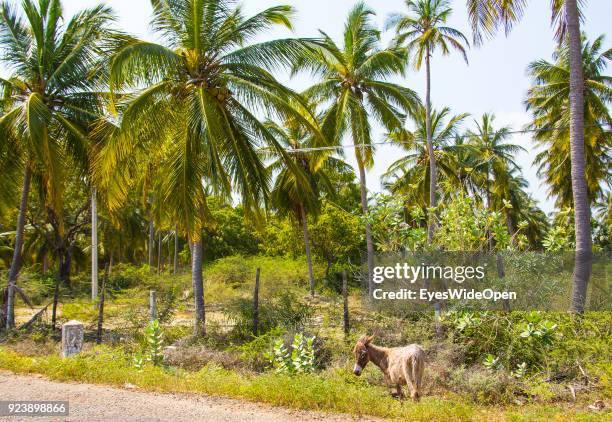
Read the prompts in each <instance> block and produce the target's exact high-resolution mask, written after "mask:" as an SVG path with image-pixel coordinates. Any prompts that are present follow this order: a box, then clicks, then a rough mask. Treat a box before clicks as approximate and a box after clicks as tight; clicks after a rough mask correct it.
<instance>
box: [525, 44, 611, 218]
mask: <svg viewBox="0 0 612 422" xmlns="http://www.w3.org/2000/svg"><path fill="white" fill-rule="evenodd" d="M603 42H604V37H603V36H599V37H598V38H596V39H595V40H594V41H593V42H592V43H590V42H588V41H587V40H586V38H584V39H583V47H582V57H583V61H582V68H583V74H584V122H585V132H584V136H585V144H584V148H585V157H586V182H587V196H588V199H589V204H590V205H592V204H594V203H595V202H596V201H597V200H598V198H599V197H600V196H601V195H602V193H603V186H604V184H606V183H607V184H608V187H610V180H612V179H611V174H610V172H611V170H612V169H611V167H610V158H611V157H610V152H609V151H610V147H611V146H612V133H610V132H609V130H608V128H609V127H610V125H612V117H611V116H610V111H609V106H610V102H612V78H610V77H609V76H606V75H604V74H603V72H604V70H605V68H606V65H607V61H608V60H610V59H611V58H612V49H608V50H606V51H602V47H603ZM553 59H554V62H552V63H551V62H549V61H547V60H537V61H535V62H533V63H531V64H530V65H529V67H528V73H529V75H530V76H531V78H532V79H533V86H532V88H530V89H529V91H528V93H527V99H526V102H525V103H526V106H527V109H528V110H529V111H531V113H532V115H533V121H532V123H531V125H530V128H532V129H536V130H537V132H536V134H535V136H534V139H535V140H536V142H537V143H538V144H540V145H541V146H542V147H543V148H542V150H541V152H540V153H539V154H538V155H537V156H536V159H535V164H536V165H538V174H539V175H540V176H542V177H543V178H544V179H545V180H546V182H547V184H548V186H549V193H550V195H551V196H555V197H556V206H557V207H558V208H559V209H562V208H567V207H572V205H573V198H572V184H571V158H570V136H569V135H570V133H569V124H570V104H569V90H570V69H569V50H568V45H567V42H564V43H563V44H562V45H561V46H559V48H558V49H557V51H556V52H555V54H554V56H553Z"/></svg>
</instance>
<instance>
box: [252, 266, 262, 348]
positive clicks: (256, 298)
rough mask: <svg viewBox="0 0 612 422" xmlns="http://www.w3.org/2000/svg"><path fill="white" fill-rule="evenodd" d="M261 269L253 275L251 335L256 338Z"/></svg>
mask: <svg viewBox="0 0 612 422" xmlns="http://www.w3.org/2000/svg"><path fill="white" fill-rule="evenodd" d="M260 273H261V268H257V272H256V273H255V290H254V291H253V335H254V336H256V335H257V332H258V328H259V274H260Z"/></svg>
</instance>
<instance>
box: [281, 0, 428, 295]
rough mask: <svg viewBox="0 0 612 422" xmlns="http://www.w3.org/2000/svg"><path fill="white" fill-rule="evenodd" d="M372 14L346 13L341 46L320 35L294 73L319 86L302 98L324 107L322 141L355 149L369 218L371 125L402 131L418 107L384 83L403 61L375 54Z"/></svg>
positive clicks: (412, 97) (370, 257)
mask: <svg viewBox="0 0 612 422" xmlns="http://www.w3.org/2000/svg"><path fill="white" fill-rule="evenodd" d="M373 16H374V12H373V11H371V10H370V9H368V8H367V7H366V6H365V5H364V4H363V3H357V5H355V7H353V9H352V10H351V11H350V13H349V16H348V19H347V21H346V23H345V25H344V37H343V40H344V43H343V45H342V46H339V45H338V44H336V42H335V41H334V40H332V39H331V38H330V37H329V36H328V35H327V34H325V33H324V32H321V36H322V40H321V41H320V42H318V45H319V49H318V50H316V51H314V52H313V53H312V54H310V55H309V56H308V57H306V58H303V59H301V60H299V61H298V62H296V64H295V66H294V69H293V70H294V72H299V71H300V70H308V71H310V72H311V73H312V74H313V75H314V76H315V77H317V78H318V79H319V82H318V83H316V84H315V85H313V86H312V87H310V88H309V89H308V90H306V91H305V93H304V95H305V96H306V97H307V98H308V99H309V100H310V101H312V102H313V103H315V104H323V105H324V106H325V107H326V109H325V110H324V112H323V118H322V123H321V127H322V130H323V133H324V135H326V138H327V139H332V140H334V142H336V143H339V142H341V140H342V138H343V137H344V136H345V135H350V136H351V138H352V140H353V143H354V144H355V145H358V147H356V148H355V157H356V159H357V167H358V170H359V183H360V190H361V209H362V212H363V214H364V215H367V213H368V198H367V189H366V169H368V168H371V166H372V165H373V155H374V148H373V147H372V130H371V123H372V122H374V121H377V122H379V123H380V124H381V125H382V126H383V127H384V128H386V129H387V130H388V131H394V130H401V128H402V127H403V124H404V118H405V115H404V113H411V112H412V111H413V110H414V109H415V108H416V106H417V104H419V99H418V96H417V94H416V93H415V92H414V91H412V90H410V89H408V88H404V87H401V86H399V85H397V84H394V83H391V82H388V81H387V78H388V77H390V76H392V75H401V74H403V72H404V68H405V62H406V59H405V56H404V54H403V53H402V51H401V50H400V49H399V48H398V47H390V48H385V49H380V48H379V47H378V45H379V43H380V31H379V30H378V29H376V28H375V27H374V25H373V23H372V17H373ZM366 247H367V266H368V289H369V291H370V293H371V291H372V288H373V283H372V271H373V267H374V242H373V240H372V229H371V226H370V224H369V223H366Z"/></svg>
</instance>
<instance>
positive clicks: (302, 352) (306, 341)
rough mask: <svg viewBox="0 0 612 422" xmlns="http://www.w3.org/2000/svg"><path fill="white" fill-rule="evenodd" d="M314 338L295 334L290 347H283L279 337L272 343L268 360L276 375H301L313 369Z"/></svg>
mask: <svg viewBox="0 0 612 422" xmlns="http://www.w3.org/2000/svg"><path fill="white" fill-rule="evenodd" d="M314 341H315V337H305V336H304V334H302V333H297V334H296V335H295V336H294V338H293V341H292V343H291V346H290V347H286V346H285V340H284V339H283V338H282V337H281V338H278V339H276V340H275V341H274V343H273V346H272V351H271V352H270V353H269V354H268V359H269V361H270V364H271V365H272V367H273V368H274V369H275V370H276V372H277V373H286V374H302V373H309V372H313V371H314V369H315V352H314Z"/></svg>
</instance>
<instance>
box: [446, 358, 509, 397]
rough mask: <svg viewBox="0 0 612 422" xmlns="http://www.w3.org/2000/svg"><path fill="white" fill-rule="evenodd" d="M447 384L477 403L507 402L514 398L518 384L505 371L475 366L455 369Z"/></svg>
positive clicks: (452, 389)
mask: <svg viewBox="0 0 612 422" xmlns="http://www.w3.org/2000/svg"><path fill="white" fill-rule="evenodd" d="M442 382H443V384H445V386H446V387H447V388H448V389H449V390H451V391H453V392H455V393H457V394H461V395H462V396H467V397H468V398H470V399H471V400H473V401H474V402H477V403H486V404H493V403H507V402H510V401H511V400H512V397H513V391H514V389H515V388H516V385H515V383H514V381H513V380H512V378H511V377H510V376H509V375H508V374H507V373H506V372H504V371H490V370H486V369H482V368H479V367H477V366H474V367H470V368H467V367H464V366H462V367H459V368H457V369H455V370H453V371H452V372H451V373H450V375H449V377H448V379H447V380H445V381H444V380H443V381H442Z"/></svg>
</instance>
